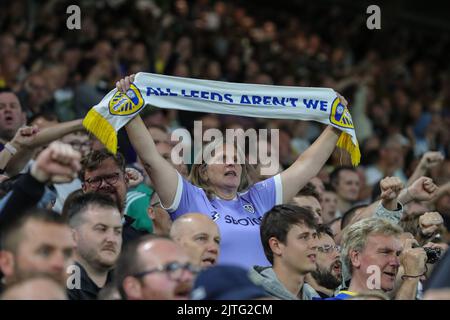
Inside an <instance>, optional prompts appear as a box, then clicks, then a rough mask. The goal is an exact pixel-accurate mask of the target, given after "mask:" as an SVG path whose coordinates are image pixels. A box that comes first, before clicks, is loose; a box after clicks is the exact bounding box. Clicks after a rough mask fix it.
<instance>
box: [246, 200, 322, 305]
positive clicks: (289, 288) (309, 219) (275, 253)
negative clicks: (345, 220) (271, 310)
mask: <svg viewBox="0 0 450 320" xmlns="http://www.w3.org/2000/svg"><path fill="white" fill-rule="evenodd" d="M316 230H317V224H316V222H315V220H314V217H313V215H312V213H311V212H310V211H309V210H307V209H305V208H301V207H298V206H293V205H280V206H275V207H273V208H272V210H270V211H269V212H267V213H266V215H265V216H264V218H263V220H262V222H261V242H262V246H263V248H264V252H265V254H266V257H267V260H269V261H270V263H271V264H272V266H270V267H263V266H255V267H254V268H252V269H251V271H250V277H251V279H252V280H253V281H254V282H255V283H256V284H258V285H261V286H263V287H264V289H265V290H266V292H267V293H268V294H270V295H271V296H273V297H276V298H279V299H283V300H298V299H300V300H311V299H312V298H314V297H320V296H319V295H318V293H317V292H316V291H315V290H314V289H313V288H312V287H311V286H310V285H309V284H307V283H305V282H304V279H305V276H306V275H307V274H308V273H309V272H312V271H316V270H317V265H316V255H317V253H316V249H317V231H316Z"/></svg>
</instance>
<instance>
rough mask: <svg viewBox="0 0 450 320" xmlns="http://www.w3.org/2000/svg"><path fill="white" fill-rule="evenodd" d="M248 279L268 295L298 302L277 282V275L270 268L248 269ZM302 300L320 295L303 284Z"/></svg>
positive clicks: (296, 298)
mask: <svg viewBox="0 0 450 320" xmlns="http://www.w3.org/2000/svg"><path fill="white" fill-rule="evenodd" d="M250 279H252V281H253V282H254V283H255V284H257V285H261V286H262V287H263V288H264V289H265V290H266V292H267V293H268V294H270V295H271V296H273V297H275V298H278V299H282V300H299V298H298V297H297V296H295V295H293V294H292V293H291V292H290V291H289V290H288V289H286V287H285V286H284V285H283V284H282V283H281V282H280V280H278V278H277V275H276V274H275V272H274V271H273V269H272V267H260V266H254V267H253V268H252V269H250ZM302 289H303V290H302V300H312V298H319V299H320V295H319V294H318V293H317V292H316V290H314V289H313V288H312V287H311V286H310V285H309V284H307V283H303V287H302Z"/></svg>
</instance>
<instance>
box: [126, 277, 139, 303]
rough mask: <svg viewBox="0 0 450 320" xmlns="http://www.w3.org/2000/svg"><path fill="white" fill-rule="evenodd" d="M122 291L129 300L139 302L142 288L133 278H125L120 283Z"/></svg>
mask: <svg viewBox="0 0 450 320" xmlns="http://www.w3.org/2000/svg"><path fill="white" fill-rule="evenodd" d="M122 286H123V290H124V291H125V294H126V295H127V299H129V300H141V298H142V287H141V284H140V282H139V281H138V279H136V278H134V277H126V278H125V279H124V280H123V283H122Z"/></svg>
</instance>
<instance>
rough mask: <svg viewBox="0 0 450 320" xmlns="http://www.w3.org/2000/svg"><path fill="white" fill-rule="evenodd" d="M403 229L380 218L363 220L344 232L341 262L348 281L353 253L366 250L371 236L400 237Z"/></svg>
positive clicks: (348, 227)
mask: <svg viewBox="0 0 450 320" xmlns="http://www.w3.org/2000/svg"><path fill="white" fill-rule="evenodd" d="M402 232H403V230H402V228H400V227H399V226H397V225H395V224H393V223H391V222H390V221H388V220H385V219H380V218H367V219H362V220H360V221H358V222H356V223H354V224H352V225H349V226H347V227H346V228H345V229H344V230H343V235H342V240H341V245H342V251H341V262H342V266H343V275H344V278H345V279H346V280H347V279H348V276H351V273H352V262H351V258H350V252H351V251H354V250H355V251H359V252H361V251H362V250H364V248H365V246H366V244H367V238H368V237H369V236H370V235H374V234H378V235H386V236H400V234H401V233H402Z"/></svg>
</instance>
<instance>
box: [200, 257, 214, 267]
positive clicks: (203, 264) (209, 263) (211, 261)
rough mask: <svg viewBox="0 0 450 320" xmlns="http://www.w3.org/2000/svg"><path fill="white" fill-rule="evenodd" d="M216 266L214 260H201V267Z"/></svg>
mask: <svg viewBox="0 0 450 320" xmlns="http://www.w3.org/2000/svg"><path fill="white" fill-rule="evenodd" d="M214 264H216V258H204V259H202V266H204V267H206V266H212V265H214Z"/></svg>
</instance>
